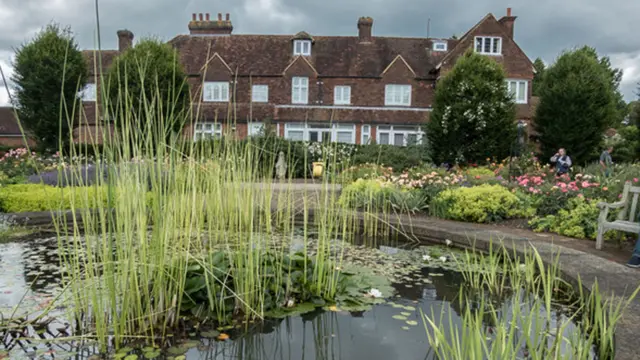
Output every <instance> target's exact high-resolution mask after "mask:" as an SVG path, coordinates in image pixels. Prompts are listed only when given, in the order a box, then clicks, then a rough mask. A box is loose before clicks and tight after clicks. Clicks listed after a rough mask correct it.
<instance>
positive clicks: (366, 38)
mask: <svg viewBox="0 0 640 360" xmlns="http://www.w3.org/2000/svg"><path fill="white" fill-rule="evenodd" d="M372 27H373V19H372V18H370V17H365V16H363V17H361V18H360V19H358V38H359V39H360V42H361V43H368V42H371V38H372V36H371V28H372Z"/></svg>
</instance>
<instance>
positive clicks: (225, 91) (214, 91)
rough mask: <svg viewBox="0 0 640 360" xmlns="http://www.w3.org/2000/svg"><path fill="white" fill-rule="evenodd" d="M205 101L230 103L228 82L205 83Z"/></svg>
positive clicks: (203, 97)
mask: <svg viewBox="0 0 640 360" xmlns="http://www.w3.org/2000/svg"><path fill="white" fill-rule="evenodd" d="M202 100H203V101H217V102H227V101H229V83H228V82H226V81H212V82H205V83H204V89H203V91H202Z"/></svg>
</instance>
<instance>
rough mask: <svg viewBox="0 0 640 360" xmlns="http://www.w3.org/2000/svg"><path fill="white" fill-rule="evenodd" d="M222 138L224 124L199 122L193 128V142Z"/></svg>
mask: <svg viewBox="0 0 640 360" xmlns="http://www.w3.org/2000/svg"><path fill="white" fill-rule="evenodd" d="M220 137H222V124H220V123H216V122H199V123H196V124H195V125H194V126H193V141H198V140H201V139H206V138H211V139H215V138H220Z"/></svg>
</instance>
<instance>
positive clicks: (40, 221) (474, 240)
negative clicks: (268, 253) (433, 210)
mask: <svg viewBox="0 0 640 360" xmlns="http://www.w3.org/2000/svg"><path fill="white" fill-rule="evenodd" d="M307 211H308V213H307V215H308V217H307V221H309V222H312V221H313V219H314V213H315V211H314V209H313V208H309V209H308V210H307ZM57 213H58V214H63V213H65V215H66V216H67V219H68V221H72V217H71V216H70V215H71V211H64V212H57ZM4 215H5V216H9V217H13V220H14V222H15V223H16V224H18V225H20V226H25V227H35V228H43V227H44V228H46V227H47V226H48V227H50V226H51V225H52V223H53V221H52V220H53V218H52V213H51V212H50V211H44V212H30V213H15V214H4ZM356 216H357V219H358V220H359V221H361V222H363V221H364V213H361V212H357V213H356ZM303 217H304V214H302V213H298V214H296V220H297V221H300V220H302V219H303ZM387 221H388V224H389V225H390V226H391V227H392V229H394V231H395V232H397V233H401V234H406V235H408V236H409V237H410V238H412V239H415V240H417V241H419V242H421V243H445V240H451V241H452V242H453V244H454V246H457V247H461V248H470V247H474V246H475V248H476V249H480V250H484V251H486V250H487V249H488V248H489V244H490V242H491V241H494V244H495V240H500V241H501V242H502V243H503V244H504V245H505V246H506V247H507V248H509V249H511V250H515V251H516V252H518V253H523V252H524V249H525V247H527V246H535V248H536V249H537V250H538V252H539V253H540V255H541V257H542V259H543V261H544V262H545V263H546V264H547V265H549V264H551V263H553V261H554V260H555V256H556V255H557V254H558V252H560V255H559V258H560V259H559V261H560V265H561V272H562V275H563V278H564V279H565V280H566V281H568V282H570V283H571V284H572V285H574V286H576V285H577V284H578V278H580V279H581V281H582V284H583V286H584V287H585V289H589V288H591V286H592V285H593V284H594V282H595V281H596V279H597V281H598V285H599V287H600V290H601V291H602V292H603V293H605V294H613V296H614V297H617V298H619V297H622V296H625V295H627V296H628V295H630V294H631V293H632V292H633V291H634V290H635V289H636V287H638V286H640V271H638V270H635V269H630V268H628V267H626V266H624V265H622V264H618V263H615V262H613V261H609V260H607V259H604V258H602V257H599V256H596V255H593V254H589V253H586V252H583V251H579V250H575V249H572V248H569V247H566V246H562V245H559V244H557V243H553V240H551V241H549V240H546V239H545V240H542V239H539V238H538V239H536V238H527V237H522V236H521V235H519V234H515V233H511V232H509V231H508V229H506V228H505V229H495V230H494V229H492V230H488V229H487V228H485V227H482V226H479V225H477V224H472V223H463V222H455V221H448V220H441V219H435V218H428V217H423V216H418V217H416V216H408V215H397V216H396V215H393V216H389V218H388V220H387ZM551 239H553V237H551ZM637 334H640V297H637V298H636V299H635V300H634V301H633V302H631V303H630V305H629V308H628V309H627V311H626V312H625V314H624V316H623V317H622V319H621V320H620V323H619V326H618V329H617V331H616V334H615V349H616V354H615V359H616V360H634V359H637Z"/></svg>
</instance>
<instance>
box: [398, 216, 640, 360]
mask: <svg viewBox="0 0 640 360" xmlns="http://www.w3.org/2000/svg"><path fill="white" fill-rule="evenodd" d="M392 223H394V225H396V226H399V227H402V229H403V231H405V232H407V233H409V234H412V236H415V237H416V238H417V239H420V240H426V241H437V242H444V240H445V239H449V240H451V241H453V242H454V243H455V244H457V245H458V246H472V245H474V244H475V246H476V247H477V248H481V249H482V248H486V247H487V246H488V244H489V242H491V241H493V242H494V243H495V242H496V241H499V240H502V241H503V242H504V244H505V246H507V247H508V248H512V249H514V248H515V249H519V250H523V249H524V248H525V247H526V246H529V244H530V245H533V246H535V248H536V249H537V250H538V252H539V253H540V255H541V256H542V257H543V258H545V259H548V260H552V259H553V256H555V255H556V254H558V252H559V253H560V266H561V270H562V271H563V273H564V274H565V275H566V276H567V277H568V278H569V279H572V280H576V279H578V278H580V279H581V281H582V284H583V285H584V286H585V287H587V288H590V287H591V286H592V285H593V284H594V283H595V282H596V281H597V282H598V285H599V287H600V290H601V291H602V292H603V293H604V294H612V295H613V296H615V297H624V296H628V295H630V294H631V293H632V292H633V291H634V290H635V289H636V288H637V287H638V286H640V270H636V269H630V268H628V267H626V266H624V265H623V264H622V263H621V262H624V261H626V260H627V259H628V257H629V255H630V252H626V254H624V259H625V260H624V261H620V259H622V256H623V254H622V252H621V251H619V250H618V251H613V250H612V249H611V247H609V248H608V249H607V251H598V250H595V248H594V247H595V243H594V242H592V241H585V240H577V239H571V238H567V237H563V236H558V235H552V234H537V233H534V232H532V231H529V230H524V229H515V228H510V227H504V226H491V225H478V224H470V223H461V222H454V221H446V220H440V219H434V218H429V217H424V216H413V217H409V216H400V217H399V218H398V219H396V220H393V221H392ZM639 336H640V297H636V299H635V300H634V301H633V302H632V303H631V304H630V306H629V308H628V309H627V311H626V313H625V314H624V317H623V318H622V320H621V321H620V325H619V327H618V330H617V332H616V338H615V340H616V348H617V351H616V357H615V359H616V360H618V359H620V360H634V359H638V358H639V356H638V346H637V344H638V339H639Z"/></svg>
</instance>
